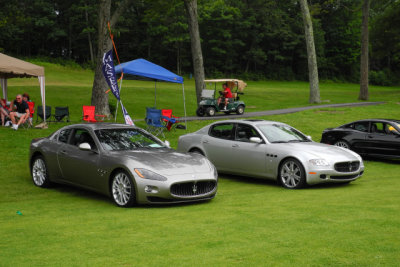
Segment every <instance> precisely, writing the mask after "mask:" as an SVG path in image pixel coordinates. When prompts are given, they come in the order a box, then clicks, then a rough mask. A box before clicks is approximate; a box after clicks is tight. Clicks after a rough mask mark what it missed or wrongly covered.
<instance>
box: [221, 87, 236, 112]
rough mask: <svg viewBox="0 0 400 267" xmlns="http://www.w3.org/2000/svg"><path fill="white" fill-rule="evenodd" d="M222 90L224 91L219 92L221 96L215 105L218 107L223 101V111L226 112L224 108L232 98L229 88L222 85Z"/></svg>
mask: <svg viewBox="0 0 400 267" xmlns="http://www.w3.org/2000/svg"><path fill="white" fill-rule="evenodd" d="M222 88H223V89H224V91H222V92H221V93H222V96H220V97H218V101H217V105H218V106H219V104H220V103H221V101H222V100H224V101H225V102H224V103H225V106H224V109H223V110H226V106H227V105H228V101H229V99H230V98H232V97H233V96H232V92H231V88H229V87H228V85H227V84H226V83H224V84H222Z"/></svg>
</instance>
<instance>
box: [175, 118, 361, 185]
mask: <svg viewBox="0 0 400 267" xmlns="http://www.w3.org/2000/svg"><path fill="white" fill-rule="evenodd" d="M178 151H180V152H194V153H198V154H202V155H204V156H206V157H207V158H208V159H209V160H210V161H211V162H212V163H213V164H214V166H215V167H216V168H217V170H218V171H219V172H224V173H229V174H236V175H241V176H253V177H261V178H269V179H275V180H277V181H278V182H280V183H281V184H282V185H283V186H284V187H286V188H301V187H303V186H306V185H313V184H318V183H326V182H336V183H348V182H351V181H354V180H356V179H357V178H359V177H360V176H361V175H362V174H363V172H364V164H363V161H362V159H361V157H360V156H359V155H358V154H357V153H355V152H353V151H350V150H348V149H345V148H341V147H337V146H331V145H326V144H320V143H316V142H313V141H312V140H311V137H307V136H305V135H304V134H303V133H301V132H300V131H298V130H296V129H295V128H293V127H291V126H289V125H287V124H284V123H281V122H276V121H265V120H226V121H219V122H215V123H212V124H210V125H208V126H206V127H204V128H202V129H200V130H198V131H197V132H194V133H190V134H186V135H183V136H181V137H180V138H179V141H178Z"/></svg>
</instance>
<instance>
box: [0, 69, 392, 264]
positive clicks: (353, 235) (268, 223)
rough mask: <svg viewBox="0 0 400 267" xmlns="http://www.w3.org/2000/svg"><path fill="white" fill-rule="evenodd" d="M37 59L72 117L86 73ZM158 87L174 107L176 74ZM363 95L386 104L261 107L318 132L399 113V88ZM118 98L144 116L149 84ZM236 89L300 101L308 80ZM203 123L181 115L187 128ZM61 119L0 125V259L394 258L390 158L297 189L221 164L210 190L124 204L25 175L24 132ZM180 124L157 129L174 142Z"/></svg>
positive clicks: (350, 93)
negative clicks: (201, 197)
mask: <svg viewBox="0 0 400 267" xmlns="http://www.w3.org/2000/svg"><path fill="white" fill-rule="evenodd" d="M45 67H46V89H47V91H46V99H47V104H49V105H51V106H53V107H54V106H64V105H68V106H69V107H70V112H71V117H72V120H73V121H74V122H78V121H80V116H81V110H82V105H84V104H90V96H91V92H90V90H91V85H92V79H93V73H92V72H90V71H85V70H79V69H76V70H74V69H70V68H64V67H60V66H57V65H53V64H48V63H46V64H45ZM9 87H10V90H9V95H10V96H14V94H16V93H20V92H25V91H27V92H29V93H31V95H32V97H33V100H36V102H38V100H39V99H40V97H39V89H38V82H37V80H35V79H12V80H10V81H9ZM157 88H158V91H157V93H158V101H157V102H158V103H159V104H158V105H157V106H158V107H161V108H164V107H165V108H168V107H170V108H173V109H174V113H175V114H176V115H183V103H182V97H181V96H182V88H181V87H180V85H176V84H166V83H158V84H157ZM185 90H186V100H187V106H188V115H194V111H195V99H194V83H193V81H187V82H186V81H185ZM358 90H359V87H358V86H357V85H355V84H335V83H329V84H328V83H327V84H321V96H322V100H329V101H330V102H329V103H344V102H357V100H356V99H357V96H358ZM370 96H371V98H370V100H371V101H386V102H387V103H386V104H383V105H378V106H368V107H355V108H335V109H316V110H307V111H304V112H300V113H294V114H285V115H276V116H265V117H261V118H262V119H268V120H278V121H282V122H286V123H288V124H291V125H293V126H294V127H296V128H298V129H300V130H301V131H303V132H304V133H306V134H308V135H311V136H312V138H313V140H315V141H317V142H318V141H319V140H320V138H321V132H322V130H323V129H325V128H328V127H334V126H337V125H340V124H343V123H345V122H349V121H352V120H356V119H363V118H371V117H382V118H389V117H390V118H400V106H399V104H398V103H397V101H399V96H400V88H394V87H372V86H371V88H370ZM121 97H122V100H123V102H124V105H125V106H126V108H127V110H128V111H129V112H130V114H131V116H132V117H133V118H134V119H140V118H143V117H144V114H145V107H146V106H152V105H153V104H154V83H152V82H138V81H124V84H123V90H122V93H121ZM243 99H244V100H245V102H246V103H247V105H248V109H247V110H246V111H252V110H254V111H256V110H257V111H258V110H269V109H280V108H288V107H300V106H306V105H308V103H307V102H308V84H307V83H303V82H271V81H266V82H251V81H250V82H248V87H247V88H246V94H245V95H244V96H243ZM118 121H119V122H122V117H120V116H119V117H118ZM210 122H211V121H193V122H188V129H189V130H188V132H192V131H195V130H197V129H199V128H201V127H203V126H205V125H207V124H208V123H210ZM137 124H138V125H139V126H144V123H143V122H138V123H137ZM62 125H64V124H55V123H52V124H50V126H49V129H46V130H37V129H29V130H26V129H20V130H18V131H12V130H11V129H9V128H1V127H0V147H1V149H0V151H1V154H0V156H1V160H0V170H1V175H0V182H1V187H0V237H1V242H0V266H71V265H73V266H77V265H79V266H82V265H83V266H85V265H88V266H110V265H112V266H172V265H173V266H194V265H201V266H206V265H207V266H215V265H217V266H219V265H221V266H230V265H237V266H243V265H252V266H257V265H274V266H294V265H300V266H304V265H318V266H322V265H324V266H325V265H331V266H337V265H352V266H354V265H357V266H376V265H383V266H398V265H399V262H400V204H399V203H400V189H399V188H400V175H399V173H400V164H399V163H398V162H395V161H373V160H366V161H365V167H366V169H365V174H364V175H363V177H362V178H361V179H359V180H357V181H355V182H353V183H350V184H349V185H345V186H342V185H318V186H314V187H310V188H306V189H302V190H287V189H283V188H281V187H279V186H277V185H276V184H275V183H274V182H272V181H265V180H258V179H252V178H247V177H235V176H228V175H223V174H221V175H220V176H219V178H220V179H219V188H218V195H217V196H216V198H215V199H213V200H211V201H208V202H204V203H197V204H185V205H171V206H154V207H152V206H139V207H133V208H129V209H123V208H118V207H116V206H115V205H114V204H113V203H112V201H111V200H110V199H108V198H107V197H105V196H102V195H98V194H95V193H91V192H87V191H84V190H80V189H77V188H73V187H68V186H61V185H60V186H55V187H54V188H52V189H41V188H38V187H35V186H34V185H33V183H32V182H31V177H30V174H29V168H28V149H29V144H30V141H31V140H32V138H36V137H43V136H47V135H49V134H50V133H51V132H53V131H54V130H56V129H58V128H59V127H61V126H62ZM183 133H185V131H183V130H177V131H176V132H171V133H167V134H166V138H167V139H168V140H169V141H170V142H171V144H172V146H173V147H176V145H177V139H178V136H179V135H181V134H183ZM238 160H240V159H238Z"/></svg>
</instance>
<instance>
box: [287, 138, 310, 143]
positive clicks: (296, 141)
mask: <svg viewBox="0 0 400 267" xmlns="http://www.w3.org/2000/svg"><path fill="white" fill-rule="evenodd" d="M288 142H289V143H300V142H310V140H299V139H293V140H289V141H288Z"/></svg>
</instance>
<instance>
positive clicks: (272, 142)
mask: <svg viewBox="0 0 400 267" xmlns="http://www.w3.org/2000/svg"><path fill="white" fill-rule="evenodd" d="M271 143H274V144H275V143H287V141H273V142H271Z"/></svg>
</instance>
